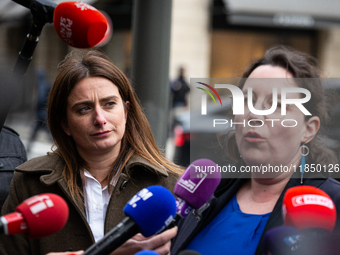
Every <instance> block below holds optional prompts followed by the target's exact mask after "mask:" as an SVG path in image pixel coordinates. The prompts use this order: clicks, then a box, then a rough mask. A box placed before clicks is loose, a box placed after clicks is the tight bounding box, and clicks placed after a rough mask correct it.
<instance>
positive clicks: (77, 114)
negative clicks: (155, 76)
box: [62, 77, 128, 157]
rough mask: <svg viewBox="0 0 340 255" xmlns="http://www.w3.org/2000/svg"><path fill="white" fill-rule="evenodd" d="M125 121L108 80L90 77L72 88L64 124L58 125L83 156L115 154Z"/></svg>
mask: <svg viewBox="0 0 340 255" xmlns="http://www.w3.org/2000/svg"><path fill="white" fill-rule="evenodd" d="M126 104H127V105H128V102H126ZM126 118H127V111H126V109H125V107H124V104H123V101H122V98H121V96H120V94H119V91H118V88H117V86H116V85H114V84H113V83H112V82H111V81H109V80H108V79H105V78H102V77H90V78H85V79H83V80H81V81H80V82H78V83H77V84H76V85H75V86H74V88H73V89H72V91H71V93H70V95H69V97H68V99H67V122H66V123H62V126H63V129H64V131H65V133H66V134H67V135H69V136H72V137H73V139H74V141H75V143H76V146H77V149H78V152H79V154H80V155H82V156H83V157H86V155H95V154H98V153H100V154H103V153H112V154H113V155H118V153H119V150H120V146H121V140H122V138H123V136H124V133H125V124H126Z"/></svg>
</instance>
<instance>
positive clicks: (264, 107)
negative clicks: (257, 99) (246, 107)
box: [262, 102, 266, 110]
mask: <svg viewBox="0 0 340 255" xmlns="http://www.w3.org/2000/svg"><path fill="white" fill-rule="evenodd" d="M262 109H263V110H264V109H266V106H265V105H264V102H263V103H262Z"/></svg>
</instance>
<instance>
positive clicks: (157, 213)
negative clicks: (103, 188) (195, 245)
mask: <svg viewBox="0 0 340 255" xmlns="http://www.w3.org/2000/svg"><path fill="white" fill-rule="evenodd" d="M124 214H125V215H126V218H125V219H124V220H123V221H122V222H120V223H119V224H118V225H117V226H116V227H114V228H113V229H112V230H110V231H109V232H108V233H106V235H105V236H104V237H103V238H102V239H101V240H100V241H98V242H97V243H95V244H93V245H92V246H91V247H90V248H88V249H87V250H86V251H85V253H84V254H83V255H107V254H109V253H111V252H112V251H114V250H115V249H117V248H118V247H119V246H121V245H122V244H123V243H125V242H126V241H127V240H128V239H130V238H131V237H133V236H134V235H136V234H137V233H142V234H143V235H144V236H145V237H150V236H152V235H154V234H156V233H158V232H160V231H161V230H162V229H164V228H166V227H167V226H168V225H169V224H170V223H171V222H172V220H173V218H174V216H175V214H176V201H175V198H174V196H173V195H172V194H171V192H170V191H169V190H167V189H166V188H164V187H162V186H158V185H154V186H150V187H148V188H144V189H142V190H141V191H139V192H138V193H137V194H136V195H135V196H133V197H132V198H131V199H130V201H129V202H128V203H127V204H126V206H125V207H124Z"/></svg>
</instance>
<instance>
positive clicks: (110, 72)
mask: <svg viewBox="0 0 340 255" xmlns="http://www.w3.org/2000/svg"><path fill="white" fill-rule="evenodd" d="M58 67H59V72H58V74H57V77H56V79H55V81H54V84H53V86H52V88H51V91H50V94H49V98H48V118H47V121H48V125H49V128H50V131H51V134H52V136H53V139H54V142H55V145H56V147H57V150H55V152H56V153H58V154H59V155H60V156H61V157H62V158H63V160H64V161H65V167H64V170H63V176H64V178H65V180H66V182H67V185H68V189H69V190H70V192H71V194H72V197H73V199H80V196H79V194H82V192H81V190H80V189H79V187H78V186H77V176H78V174H79V171H80V169H81V168H82V167H85V166H86V162H85V161H84V159H82V158H81V157H80V155H79V153H78V151H77V149H76V144H75V142H74V140H73V138H72V137H71V136H68V135H67V134H66V133H65V132H64V131H63V129H62V126H61V123H63V121H66V118H67V115H66V114H67V113H66V107H67V99H68V96H69V95H70V93H71V91H72V89H73V88H74V86H75V85H76V84H77V83H79V82H80V81H81V80H83V79H85V78H87V77H103V78H106V79H108V80H110V81H111V82H112V83H113V84H115V85H116V86H117V87H118V90H119V94H120V96H121V97H122V101H123V102H126V101H129V102H130V104H129V107H128V109H127V108H126V109H127V111H128V115H127V122H126V129H125V134H124V136H123V138H122V142H121V149H120V153H119V155H118V157H117V159H116V161H115V163H114V165H113V167H112V170H111V173H110V174H109V176H108V180H109V181H110V180H111V179H112V178H113V177H114V175H115V173H116V171H117V169H120V171H122V169H124V166H125V165H126V163H127V161H128V160H129V159H130V158H131V156H132V155H133V154H137V155H139V156H141V157H143V158H144V159H146V160H147V161H149V162H150V163H151V164H153V165H155V166H158V167H160V168H163V169H165V170H167V171H173V172H177V173H179V172H181V169H180V168H179V167H178V166H177V165H175V164H174V163H172V162H170V161H169V160H167V159H166V158H165V157H164V155H163V154H162V153H161V152H160V151H159V149H158V147H157V145H156V143H155V140H154V138H153V135H152V131H151V128H150V125H149V122H148V120H147V118H146V116H145V114H144V112H143V109H142V107H141V105H140V102H139V100H138V98H137V96H136V94H135V91H134V89H133V88H132V86H131V84H130V82H129V81H128V79H127V77H126V76H125V75H124V73H123V72H122V71H121V70H120V69H119V68H118V67H116V66H115V65H114V64H113V63H112V62H111V61H110V60H109V58H108V57H107V56H106V55H105V54H104V53H102V52H100V51H98V50H83V51H73V52H71V53H69V54H68V55H67V56H66V57H65V59H64V60H63V61H62V62H61V63H60V64H59V66H58ZM125 107H126V105H125ZM119 166H120V167H119ZM117 176H118V175H117Z"/></svg>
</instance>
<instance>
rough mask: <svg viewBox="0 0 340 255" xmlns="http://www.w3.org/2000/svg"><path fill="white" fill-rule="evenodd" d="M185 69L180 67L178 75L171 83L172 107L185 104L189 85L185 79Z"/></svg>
mask: <svg viewBox="0 0 340 255" xmlns="http://www.w3.org/2000/svg"><path fill="white" fill-rule="evenodd" d="M184 74H185V69H184V68H183V67H180V68H179V70H178V76H177V77H176V79H175V80H174V81H173V82H172V83H171V85H170V88H171V102H172V104H171V105H172V108H177V107H185V106H187V94H188V93H189V92H190V87H189V85H188V83H187V81H186V80H185V76H184Z"/></svg>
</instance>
